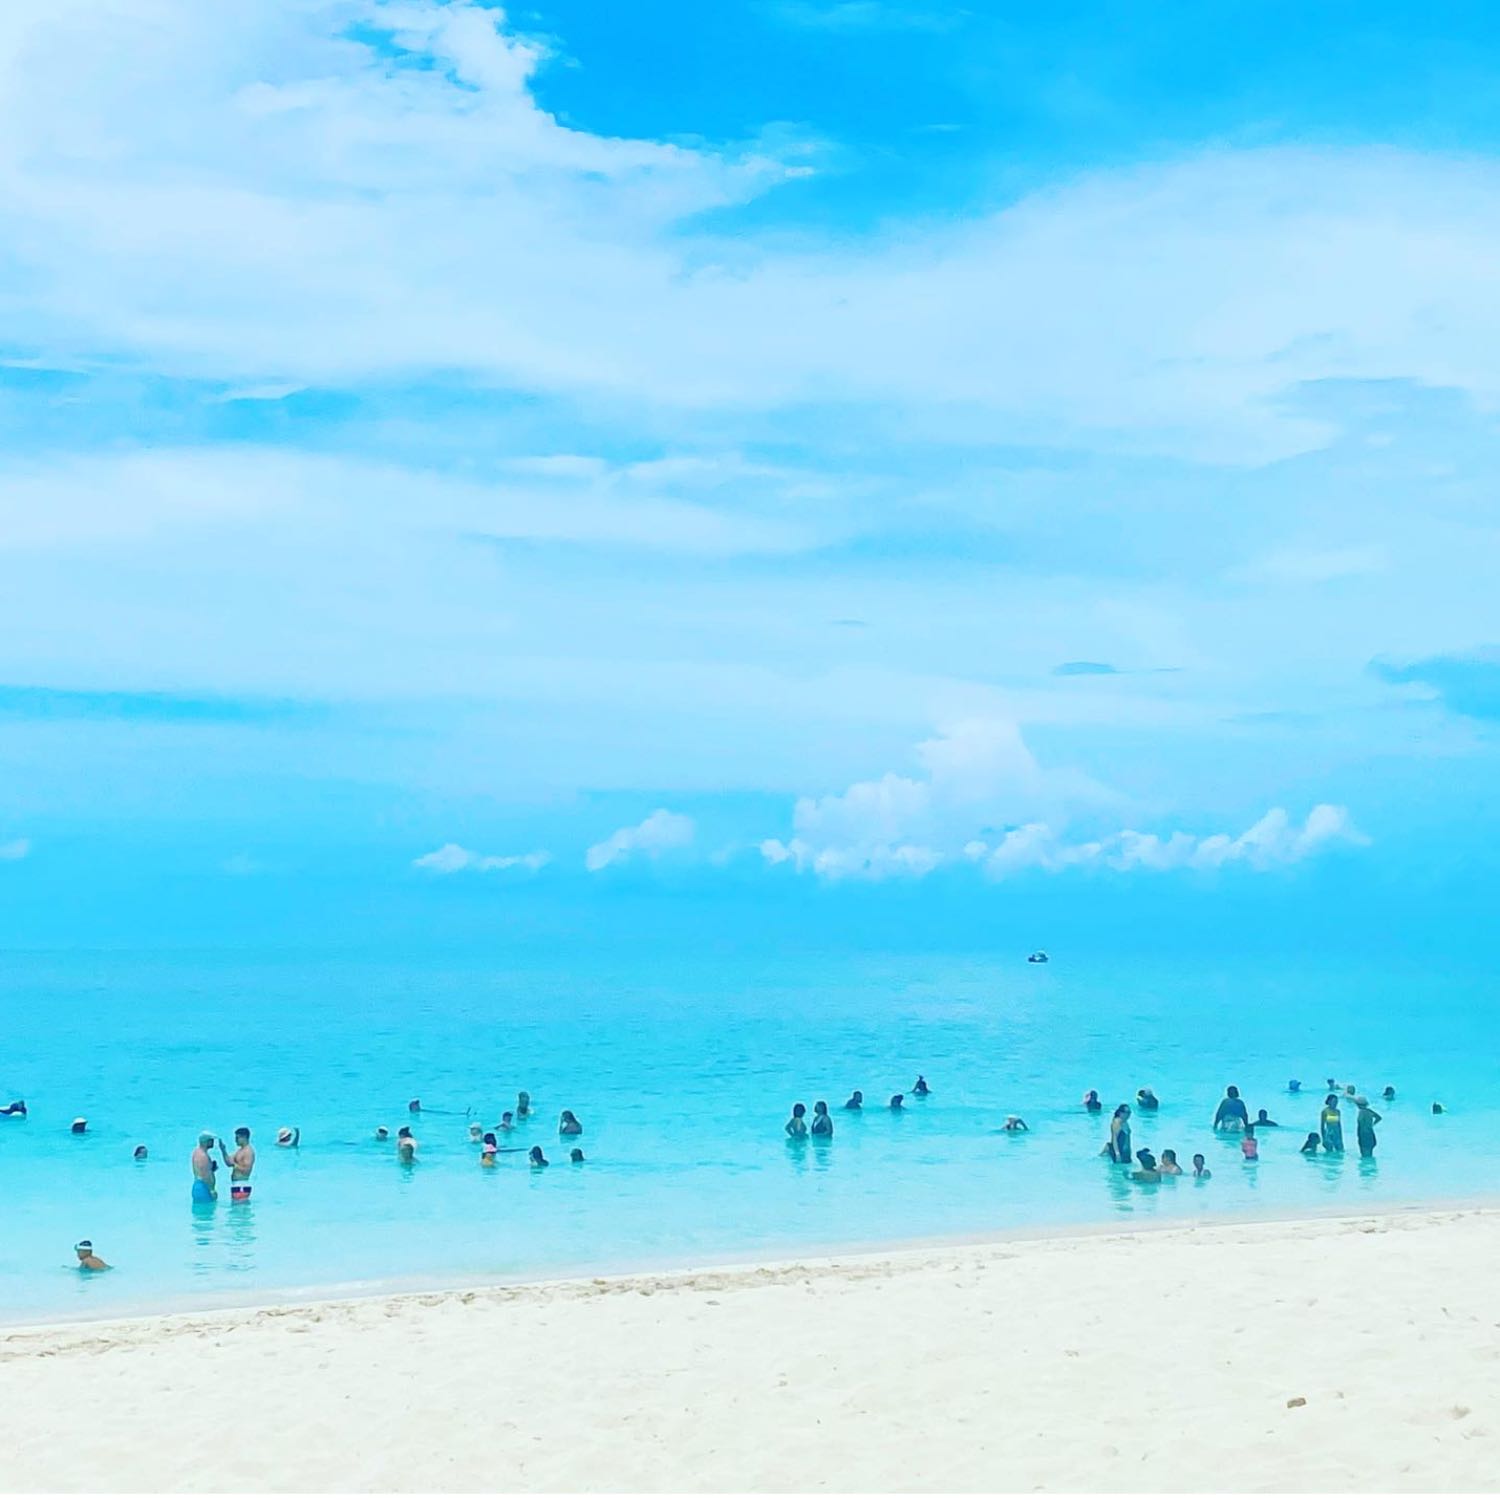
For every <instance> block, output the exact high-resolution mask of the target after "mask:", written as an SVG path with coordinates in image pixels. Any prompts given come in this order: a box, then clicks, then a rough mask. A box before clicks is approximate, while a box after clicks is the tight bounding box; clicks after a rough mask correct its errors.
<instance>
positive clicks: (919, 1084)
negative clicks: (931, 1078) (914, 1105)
mask: <svg viewBox="0 0 1500 1500" xmlns="http://www.w3.org/2000/svg"><path fill="white" fill-rule="evenodd" d="M911 1091H912V1093H914V1094H915V1095H916V1096H917V1098H918V1099H925V1098H926V1097H927V1096H928V1095H929V1094H930V1093H931V1092H932V1090H931V1089H930V1088H928V1087H927V1080H926V1079H925V1078H923V1077H922V1075H921V1074H920V1073H918V1074H917V1081H916V1082H915V1083H914V1084H912V1086H911Z"/></svg>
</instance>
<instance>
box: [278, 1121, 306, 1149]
mask: <svg viewBox="0 0 1500 1500" xmlns="http://www.w3.org/2000/svg"><path fill="white" fill-rule="evenodd" d="M276 1144H277V1145H278V1146H300V1145H301V1144H302V1127H301V1126H300V1125H299V1126H298V1127H297V1128H296V1129H295V1130H294V1129H293V1128H292V1127H291V1126H290V1125H283V1126H282V1127H281V1129H280V1130H278V1131H277V1132H276Z"/></svg>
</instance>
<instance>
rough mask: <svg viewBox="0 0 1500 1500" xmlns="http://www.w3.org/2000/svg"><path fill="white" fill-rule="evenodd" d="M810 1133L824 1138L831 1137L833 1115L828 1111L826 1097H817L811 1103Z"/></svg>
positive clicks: (829, 1138) (828, 1138)
mask: <svg viewBox="0 0 1500 1500" xmlns="http://www.w3.org/2000/svg"><path fill="white" fill-rule="evenodd" d="M812 1133H813V1134H814V1135H820V1136H822V1137H823V1138H824V1139H825V1140H829V1141H831V1140H832V1139H833V1117H832V1115H830V1114H829V1113H828V1101H827V1100H826V1099H819V1100H818V1102H817V1103H816V1104H815V1105H813V1117H812Z"/></svg>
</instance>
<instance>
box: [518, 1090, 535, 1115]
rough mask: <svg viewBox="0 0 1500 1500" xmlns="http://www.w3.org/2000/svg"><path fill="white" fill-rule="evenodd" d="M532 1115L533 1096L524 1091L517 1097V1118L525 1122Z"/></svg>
mask: <svg viewBox="0 0 1500 1500" xmlns="http://www.w3.org/2000/svg"><path fill="white" fill-rule="evenodd" d="M530 1114H531V1095H530V1094H528V1093H527V1092H526V1090H525V1089H522V1090H521V1092H520V1093H519V1094H517V1095H516V1118H517V1119H518V1120H524V1119H526V1118H527V1117H528V1116H529V1115H530Z"/></svg>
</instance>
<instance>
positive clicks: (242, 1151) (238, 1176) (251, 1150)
mask: <svg viewBox="0 0 1500 1500" xmlns="http://www.w3.org/2000/svg"><path fill="white" fill-rule="evenodd" d="M219 1155H220V1156H222V1157H223V1158H224V1165H225V1166H226V1167H228V1168H229V1201H230V1202H231V1203H248V1202H249V1201H250V1174H251V1173H252V1172H253V1171H254V1170H255V1147H254V1146H252V1145H251V1144H250V1127H249V1126H248V1125H241V1126H240V1128H239V1129H238V1130H236V1131H235V1133H234V1154H233V1155H232V1156H231V1155H230V1154H229V1151H228V1150H227V1149H226V1148H225V1145H224V1142H223V1141H220V1142H219Z"/></svg>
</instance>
